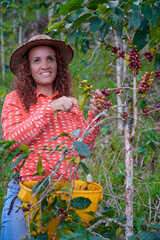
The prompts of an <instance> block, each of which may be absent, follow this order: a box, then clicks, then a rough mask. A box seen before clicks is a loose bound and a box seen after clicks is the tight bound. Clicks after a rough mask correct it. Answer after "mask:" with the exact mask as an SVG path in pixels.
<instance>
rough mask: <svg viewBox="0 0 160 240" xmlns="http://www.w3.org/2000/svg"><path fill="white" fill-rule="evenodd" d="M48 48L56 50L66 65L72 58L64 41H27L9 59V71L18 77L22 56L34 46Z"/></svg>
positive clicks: (69, 49) (69, 47)
mask: <svg viewBox="0 0 160 240" xmlns="http://www.w3.org/2000/svg"><path fill="white" fill-rule="evenodd" d="M42 45H43V46H50V47H54V48H56V49H58V50H59V51H60V53H61V55H62V57H63V59H64V61H65V63H66V64H67V65H68V64H69V63H70V62H71V60H72V58H73V56H74V51H73V49H72V48H71V46H70V45H66V44H65V42H64V41H61V40H53V39H36V40H33V41H29V42H27V43H24V44H23V45H21V46H20V47H18V48H17V49H16V50H15V51H14V52H13V53H12V55H11V57H10V63H9V64H10V69H11V71H12V72H13V73H14V74H15V75H18V70H19V64H20V63H21V61H22V58H23V56H24V55H25V54H26V53H27V52H28V51H29V50H30V49H31V48H33V47H36V46H42Z"/></svg>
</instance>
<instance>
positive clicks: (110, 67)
mask: <svg viewBox="0 0 160 240" xmlns="http://www.w3.org/2000/svg"><path fill="white" fill-rule="evenodd" d="M111 71H112V66H108V67H107V68H106V75H108V74H109V73H110V72H111Z"/></svg>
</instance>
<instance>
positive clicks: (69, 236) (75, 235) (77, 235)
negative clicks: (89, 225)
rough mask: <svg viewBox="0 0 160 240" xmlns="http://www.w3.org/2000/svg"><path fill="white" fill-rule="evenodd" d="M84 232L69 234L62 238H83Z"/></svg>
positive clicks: (71, 239) (64, 239)
mask: <svg viewBox="0 0 160 240" xmlns="http://www.w3.org/2000/svg"><path fill="white" fill-rule="evenodd" d="M82 237H83V233H72V234H67V235H64V236H62V237H61V240H73V239H80V238H81V239H82Z"/></svg>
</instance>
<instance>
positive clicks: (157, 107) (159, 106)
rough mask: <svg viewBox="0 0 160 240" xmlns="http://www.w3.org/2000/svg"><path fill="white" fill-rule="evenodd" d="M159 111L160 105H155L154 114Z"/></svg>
mask: <svg viewBox="0 0 160 240" xmlns="http://www.w3.org/2000/svg"><path fill="white" fill-rule="evenodd" d="M159 109H160V103H159V104H156V112H159Z"/></svg>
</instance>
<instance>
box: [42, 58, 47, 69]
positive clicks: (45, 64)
mask: <svg viewBox="0 0 160 240" xmlns="http://www.w3.org/2000/svg"><path fill="white" fill-rule="evenodd" d="M41 67H42V68H48V62H47V61H46V60H44V61H42V62H41Z"/></svg>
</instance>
